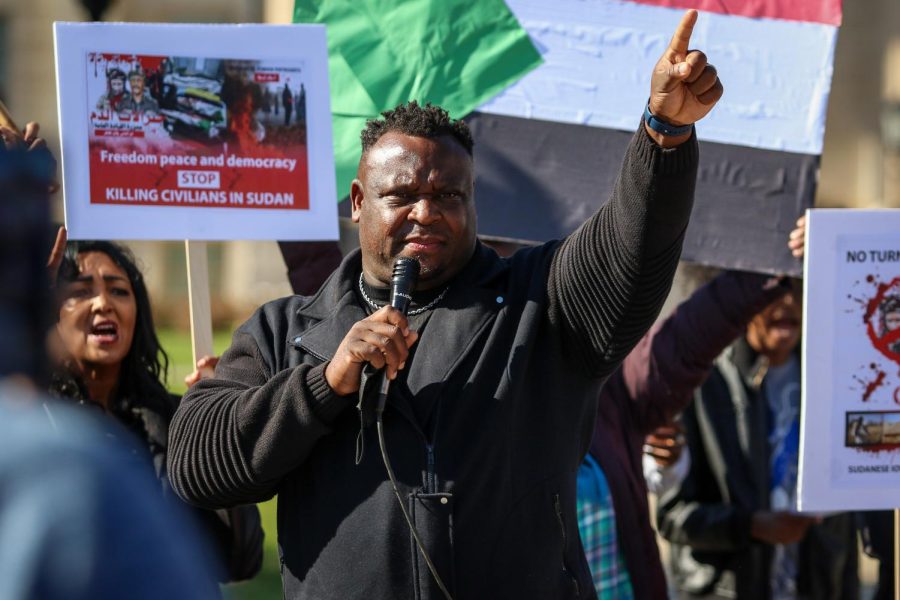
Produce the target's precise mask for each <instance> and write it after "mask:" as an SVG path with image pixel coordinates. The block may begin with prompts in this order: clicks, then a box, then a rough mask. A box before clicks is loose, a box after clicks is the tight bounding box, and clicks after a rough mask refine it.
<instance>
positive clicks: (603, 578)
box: [578, 271, 785, 600]
mask: <svg viewBox="0 0 900 600" xmlns="http://www.w3.org/2000/svg"><path fill="white" fill-rule="evenodd" d="M784 281H785V280H784V279H781V280H779V279H776V278H773V277H769V276H765V275H758V274H752V273H741V272H737V271H731V272H725V273H723V274H721V275H719V276H718V277H716V278H715V279H713V280H712V281H711V282H710V283H708V284H707V285H705V286H704V287H702V288H700V289H698V290H697V291H695V292H694V293H693V294H692V295H691V296H690V298H688V299H687V300H686V301H684V302H683V303H682V304H681V305H679V306H678V307H677V308H676V309H675V311H674V312H673V313H672V314H671V315H670V316H669V317H668V318H667V319H665V320H663V321H662V322H660V323H658V324H657V325H655V326H654V327H653V328H652V329H651V330H650V331H649V332H648V333H647V334H646V335H645V336H644V337H643V339H641V341H640V342H638V344H637V346H636V347H635V348H634V350H632V351H631V353H630V354H629V355H628V356H627V357H626V358H625V361H624V362H623V363H622V366H621V367H620V368H619V369H618V370H617V371H616V372H615V373H613V375H612V376H611V377H610V379H609V381H608V382H607V383H606V385H605V386H604V387H603V389H602V390H601V391H600V397H599V400H598V413H597V421H596V425H595V428H594V436H593V440H592V442H591V447H590V452H589V453H588V455H587V456H586V457H585V459H584V461H583V462H582V465H581V468H580V470H579V473H578V524H579V531H580V535H581V540H582V543H583V544H584V546H585V553H586V555H587V558H588V563H589V564H590V566H591V572H592V575H593V577H594V585H595V587H596V589H597V595H598V597H599V598H601V599H603V598H638V599H648V600H650V599H655V598H664V597H666V593H667V584H666V578H665V574H664V571H663V567H662V563H661V562H660V558H659V551H658V549H657V546H656V537H655V534H654V531H653V528H652V524H651V520H650V510H649V506H648V502H647V492H648V489H647V485H646V483H645V479H644V473H645V471H646V470H645V468H644V464H643V460H642V453H643V452H644V449H645V447H648V446H649V447H648V448H647V451H648V453H649V454H650V455H651V456H652V457H653V458H652V460H654V462H656V461H657V460H658V461H660V462H662V463H664V465H665V466H667V467H672V466H674V465H677V464H680V465H681V467H682V469H684V468H685V467H689V464H690V463H689V461H687V462H686V463H685V462H681V463H679V462H678V460H677V459H678V456H677V453H678V450H679V449H680V447H681V445H682V444H683V442H680V441H679V439H678V438H679V436H681V433H680V425H676V424H675V422H674V418H675V416H676V415H677V414H678V413H679V412H680V411H681V410H683V409H684V408H685V407H686V406H687V405H688V404H689V402H690V400H691V398H692V396H693V393H694V390H695V389H696V388H697V387H698V386H699V385H700V384H701V383H702V382H703V380H704V379H705V378H706V377H707V375H708V374H709V372H710V370H711V369H712V368H713V361H714V360H715V358H716V356H718V355H719V354H720V353H721V352H722V350H724V349H725V348H726V347H727V346H728V345H729V344H730V343H732V342H733V341H734V340H735V338H737V337H738V336H740V335H741V333H742V331H743V330H744V328H745V327H746V326H747V323H748V322H749V321H750V320H751V318H752V317H753V316H754V315H755V314H757V313H758V312H759V311H760V310H761V309H763V308H764V307H765V306H767V305H768V304H769V303H770V302H773V301H775V300H776V299H777V298H779V297H780V296H782V295H783V294H784V292H785V287H784V285H785V283H784ZM684 470H686V469H684ZM657 474H658V479H659V481H657V482H656V483H657V484H658V487H657V490H656V491H663V492H664V491H665V489H664V488H669V487H672V486H675V485H677V484H678V481H679V480H680V479H681V478H683V477H684V475H685V474H686V473H681V474H678V473H675V472H673V471H672V470H671V469H659V471H657ZM663 477H664V478H665V479H663Z"/></svg>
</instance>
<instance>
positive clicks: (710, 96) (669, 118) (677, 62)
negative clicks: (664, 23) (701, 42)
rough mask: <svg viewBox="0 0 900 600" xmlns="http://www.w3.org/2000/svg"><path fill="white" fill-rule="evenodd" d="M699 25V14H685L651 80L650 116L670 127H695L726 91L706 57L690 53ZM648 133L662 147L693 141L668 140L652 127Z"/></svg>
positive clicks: (694, 12) (690, 12) (689, 12)
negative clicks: (697, 23)
mask: <svg viewBox="0 0 900 600" xmlns="http://www.w3.org/2000/svg"><path fill="white" fill-rule="evenodd" d="M696 22H697V11H696V10H689V11H687V12H686V13H685V14H684V17H682V19H681V23H679V24H678V28H677V29H676V30H675V35H673V36H672V41H671V42H669V47H668V48H666V51H665V52H663V55H662V57H660V59H659V61H658V62H657V63H656V66H655V67H654V68H653V76H652V77H651V79H650V112H651V113H653V115H654V116H655V117H657V118H658V119H660V120H662V121H665V122H666V123H669V124H671V125H676V126H680V125H690V124H692V123H696V122H697V121H699V120H700V119H702V118H703V117H705V116H706V114H707V113H709V111H710V110H712V107H713V106H715V104H716V102H718V100H719V98H721V97H722V92H723V91H724V88H723V87H722V82H721V81H719V77H718V74H717V72H716V68H715V67H714V66H712V65H710V64H707V61H706V55H705V54H704V53H703V52H700V51H699V50H689V45H690V41H691V33H692V32H693V30H694V24H695V23H696ZM647 132H648V133H649V134H650V135H651V137H653V138H654V139H655V140H656V141H657V142H658V143H660V144H661V145H663V146H672V145H677V144H678V143H681V142H683V141H685V140H686V139H688V138H689V137H690V133H687V134H684V135H683V136H679V137H678V138H676V139H672V140H665V139H662V138H665V136H662V135H661V134H659V133H657V132H655V131H653V130H652V129H650V128H649V127H647Z"/></svg>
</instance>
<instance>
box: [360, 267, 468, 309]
mask: <svg viewBox="0 0 900 600" xmlns="http://www.w3.org/2000/svg"><path fill="white" fill-rule="evenodd" d="M449 289H450V286H449V285H448V286H447V287H445V288H444V291H443V292H441V293H440V294H438V295H437V298H435V299H434V300H432V301H431V302H429V303H428V304H426V305H425V306H420V307H419V308H417V309H415V310H411V311H409V312H408V313H406V314H407V316H409V317H412V316H415V315H420V314H422V313H423V312H425V311H426V310H431V309H432V308H434V307H435V306H436V305H437V303H438V302H440V301H441V300H442V299H443V298H444V294H446V293H447V290H449ZM359 293H360V294H362V297H363V299H364V300H365V301H366V304H368V305H369V306H371V307H372V308H373V309H374V310H378V309H380V308H382V307H384V306H386V305H385V304H378V303H377V302H375V301H374V300H372V299H371V298H369V295H368V294H367V293H366V288H365V287H364V286H363V274H362V273H360V274H359Z"/></svg>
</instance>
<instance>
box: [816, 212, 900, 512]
mask: <svg viewBox="0 0 900 600" xmlns="http://www.w3.org/2000/svg"><path fill="white" fill-rule="evenodd" d="M805 261H806V264H805V283H804V298H803V312H804V323H803V326H804V338H803V383H802V389H803V400H802V403H803V404H802V410H801V430H800V474H799V482H798V508H799V509H800V510H802V511H831V510H855V509H860V510H866V509H889V508H897V507H900V485H898V482H900V210H812V211H809V212H808V213H807V232H806V254H805Z"/></svg>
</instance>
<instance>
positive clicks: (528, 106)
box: [478, 0, 837, 154]
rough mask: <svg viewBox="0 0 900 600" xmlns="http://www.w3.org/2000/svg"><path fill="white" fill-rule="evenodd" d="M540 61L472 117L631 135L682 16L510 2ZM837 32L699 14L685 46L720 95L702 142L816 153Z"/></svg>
mask: <svg viewBox="0 0 900 600" xmlns="http://www.w3.org/2000/svg"><path fill="white" fill-rule="evenodd" d="M507 4H508V5H509V7H510V9H511V10H512V11H513V12H514V13H515V15H516V17H517V18H518V19H519V22H520V23H521V24H522V26H523V27H524V28H525V29H526V30H527V31H528V32H529V34H530V35H531V38H532V40H533V41H534V44H535V46H536V47H537V48H538V50H539V51H540V52H541V54H542V55H543V58H544V64H543V65H541V66H540V67H538V68H537V69H535V70H534V71H532V72H531V73H529V74H528V75H526V76H525V77H524V78H522V79H521V80H520V81H518V82H517V83H515V84H513V85H512V86H510V87H509V88H507V89H506V90H505V91H503V92H502V93H500V94H499V95H498V96H496V97H495V98H493V99H491V100H490V101H488V102H487V103H485V104H484V105H482V106H481V107H479V109H478V110H479V111H481V112H486V113H493V114H498V115H506V116H511V117H524V118H532V119H542V120H548V121H556V122H561V123H572V124H581V125H590V126H595V127H605V128H611V129H622V130H628V131H630V130H633V129H634V127H635V125H636V123H637V122H638V119H639V118H640V114H641V111H642V110H643V106H644V103H645V102H646V101H647V96H648V94H649V87H650V84H649V77H650V72H651V69H652V68H653V65H654V64H655V63H656V61H657V60H658V59H659V57H660V55H661V54H662V52H663V50H664V49H665V47H666V46H667V45H668V43H669V38H670V37H671V34H672V32H673V31H674V30H675V26H676V25H677V24H678V21H679V19H680V18H681V15H682V14H683V11H681V10H676V9H669V8H662V7H655V6H647V5H642V4H632V3H628V2H615V1H612V0H555V1H554V2H552V3H548V2H546V1H545V0H507ZM836 37H837V28H836V27H833V26H831V25H823V24H818V23H804V22H797V21H785V20H775V19H750V18H746V17H738V16H727V15H720V14H710V13H701V15H700V19H699V21H698V23H697V25H696V27H695V28H694V34H693V36H692V39H691V47H692V48H700V49H702V50H703V51H704V52H706V54H707V56H708V57H709V61H710V63H712V64H714V65H716V68H717V69H718V71H719V74H720V77H721V78H722V81H723V83H724V85H725V96H724V97H723V98H722V100H721V101H720V102H719V104H718V106H717V107H716V108H715V110H713V111H712V113H711V114H710V115H709V117H707V118H706V119H704V120H703V121H702V122H701V123H700V124H698V126H697V129H698V134H699V135H700V137H701V139H704V140H707V141H712V142H720V143H726V144H735V145H741V146H750V147H754V148H764V149H769V150H780V151H787V152H801V153H806V154H821V152H822V139H823V137H824V134H825V113H826V108H827V104H828V93H829V90H830V87H831V74H832V67H833V61H834V44H835V40H836Z"/></svg>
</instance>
